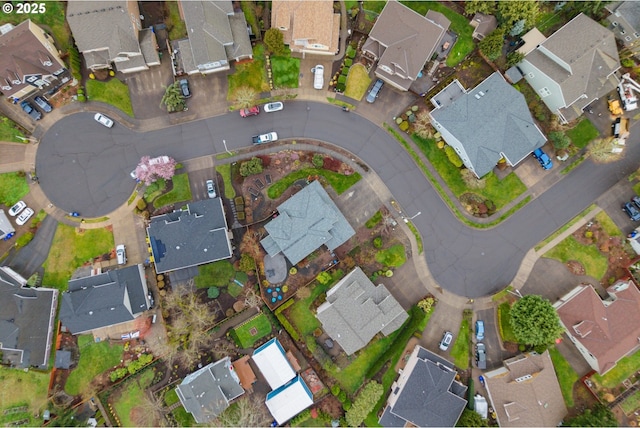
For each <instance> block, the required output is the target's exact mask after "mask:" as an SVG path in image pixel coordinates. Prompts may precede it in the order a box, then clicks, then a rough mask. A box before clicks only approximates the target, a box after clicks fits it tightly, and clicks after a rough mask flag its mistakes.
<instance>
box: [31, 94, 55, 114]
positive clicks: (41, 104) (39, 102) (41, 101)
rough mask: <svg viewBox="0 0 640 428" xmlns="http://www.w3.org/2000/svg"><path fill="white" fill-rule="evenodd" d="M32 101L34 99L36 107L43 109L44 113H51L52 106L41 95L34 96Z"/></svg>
mask: <svg viewBox="0 0 640 428" xmlns="http://www.w3.org/2000/svg"><path fill="white" fill-rule="evenodd" d="M33 101H35V103H36V104H37V105H38V107H40V108H41V109H42V111H44V112H45V113H51V110H53V107H51V104H49V103H48V102H47V100H45V99H44V98H42V97H41V96H37V97H35V98H34V99H33Z"/></svg>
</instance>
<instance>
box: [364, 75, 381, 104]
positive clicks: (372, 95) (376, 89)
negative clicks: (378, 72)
mask: <svg viewBox="0 0 640 428" xmlns="http://www.w3.org/2000/svg"><path fill="white" fill-rule="evenodd" d="M383 86H384V82H383V81H382V80H381V79H378V80H376V83H375V84H374V85H373V88H371V90H370V91H369V94H368V95H367V102H368V103H372V102H374V101H375V100H376V98H378V95H380V90H382V87H383Z"/></svg>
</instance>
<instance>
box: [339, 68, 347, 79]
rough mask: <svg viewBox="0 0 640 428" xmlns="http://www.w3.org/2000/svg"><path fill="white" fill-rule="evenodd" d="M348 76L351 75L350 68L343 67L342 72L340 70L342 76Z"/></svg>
mask: <svg viewBox="0 0 640 428" xmlns="http://www.w3.org/2000/svg"><path fill="white" fill-rule="evenodd" d="M348 74H349V67H342V70H340V75H341V76H344V77H345V78H346V77H347V75H348Z"/></svg>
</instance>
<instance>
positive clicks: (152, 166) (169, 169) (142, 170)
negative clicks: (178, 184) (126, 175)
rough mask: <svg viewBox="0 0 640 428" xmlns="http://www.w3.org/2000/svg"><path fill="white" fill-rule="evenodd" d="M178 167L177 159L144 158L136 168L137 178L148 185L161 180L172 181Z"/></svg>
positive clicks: (164, 157)
mask: <svg viewBox="0 0 640 428" xmlns="http://www.w3.org/2000/svg"><path fill="white" fill-rule="evenodd" d="M176 165H177V162H176V161H175V159H173V158H171V157H169V156H158V157H157V158H150V157H149V156H143V157H142V158H141V159H140V163H139V164H138V166H137V167H136V177H137V178H138V180H140V181H142V182H144V184H146V185H149V184H151V183H153V182H154V181H156V180H158V179H159V178H164V179H165V180H171V178H172V177H173V175H174V174H175V172H176Z"/></svg>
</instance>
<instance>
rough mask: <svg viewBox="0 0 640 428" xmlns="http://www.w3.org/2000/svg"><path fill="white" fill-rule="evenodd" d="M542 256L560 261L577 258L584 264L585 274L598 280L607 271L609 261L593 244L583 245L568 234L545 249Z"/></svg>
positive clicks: (564, 261)
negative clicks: (557, 242)
mask: <svg viewBox="0 0 640 428" xmlns="http://www.w3.org/2000/svg"><path fill="white" fill-rule="evenodd" d="M543 257H547V258H550V259H556V260H559V261H561V262H562V263H566V262H568V261H569V260H577V261H578V262H580V263H581V264H582V266H584V268H585V270H586V274H587V275H590V276H592V277H594V278H595V279H598V280H600V279H601V278H602V277H603V276H604V274H605V273H606V272H607V267H608V266H609V263H608V261H607V258H606V257H605V256H604V255H603V254H602V253H601V252H600V250H598V247H596V246H595V245H593V244H592V245H583V244H581V243H579V242H578V241H576V239H575V238H574V237H573V236H568V237H567V238H565V239H564V240H563V241H562V242H560V243H559V244H558V245H556V246H555V247H554V248H552V249H551V250H549V251H547V252H546V253H545V254H544V256H543Z"/></svg>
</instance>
